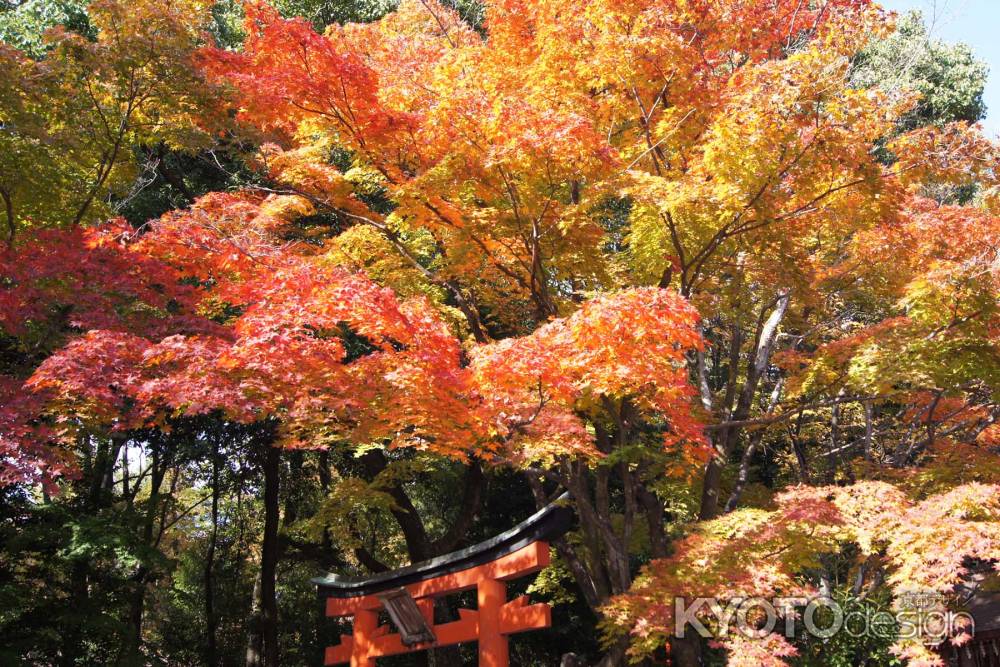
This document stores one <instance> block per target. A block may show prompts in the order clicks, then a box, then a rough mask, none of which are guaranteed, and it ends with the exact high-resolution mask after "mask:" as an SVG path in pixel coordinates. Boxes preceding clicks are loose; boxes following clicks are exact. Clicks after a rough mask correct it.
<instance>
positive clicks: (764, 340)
mask: <svg viewBox="0 0 1000 667" xmlns="http://www.w3.org/2000/svg"><path fill="white" fill-rule="evenodd" d="M790 297H791V294H790V293H789V292H788V291H783V292H781V293H779V294H778V296H777V297H776V298H775V300H774V301H773V302H772V304H773V309H772V310H771V313H770V314H769V315H768V317H767V319H766V320H764V319H763V314H764V312H765V311H766V309H765V310H762V311H761V318H760V319H759V320H758V323H757V336H756V345H755V346H754V348H753V349H754V353H753V355H752V356H751V358H750V362H749V363H748V364H747V375H746V380H745V381H744V383H743V389H742V391H740V396H739V400H738V401H737V404H736V409H735V410H734V411H733V412H732V415H731V419H732V420H733V421H742V420H745V419H746V418H747V417H748V416H749V415H750V411H751V408H752V407H753V398H754V396H755V395H756V393H757V386H758V384H759V383H760V380H761V378H762V377H763V375H764V371H766V370H767V366H768V364H769V363H770V360H771V354H772V352H773V351H774V342H775V340H776V338H777V336H778V326H779V325H780V324H781V321H782V320H783V319H784V317H785V313H787V312H788V305H789V303H790V301H791V298H790ZM733 387H734V384H733V383H730V385H729V390H732V389H733ZM727 393H728V392H727ZM739 433H740V428H739V427H738V426H730V427H729V428H724V429H723V430H722V431H720V432H719V436H718V444H717V445H716V452H715V456H713V457H712V460H711V461H709V462H708V465H707V466H706V467H705V477H704V483H703V485H702V495H701V509H700V511H699V518H700V519H702V520H707V519H713V518H715V517H716V516H718V514H719V487H720V485H721V482H722V468H723V466H724V465H726V463H727V461H728V458H729V455H730V454H731V453H732V448H733V446H734V445H735V443H736V442H737V439H738V437H739Z"/></svg>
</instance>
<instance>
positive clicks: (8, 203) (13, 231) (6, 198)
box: [0, 189, 17, 248]
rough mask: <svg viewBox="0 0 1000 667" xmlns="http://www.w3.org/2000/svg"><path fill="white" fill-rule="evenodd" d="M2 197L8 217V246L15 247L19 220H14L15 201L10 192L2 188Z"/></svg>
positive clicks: (0, 197)
mask: <svg viewBox="0 0 1000 667" xmlns="http://www.w3.org/2000/svg"><path fill="white" fill-rule="evenodd" d="M0 199H3V210H4V215H5V217H6V218H7V247H8V248H13V247H14V237H15V236H16V235H17V222H15V220H14V202H13V200H12V199H11V196H10V193H8V192H7V191H6V190H3V189H0Z"/></svg>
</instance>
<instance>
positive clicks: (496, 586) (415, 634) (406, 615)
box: [313, 499, 572, 667]
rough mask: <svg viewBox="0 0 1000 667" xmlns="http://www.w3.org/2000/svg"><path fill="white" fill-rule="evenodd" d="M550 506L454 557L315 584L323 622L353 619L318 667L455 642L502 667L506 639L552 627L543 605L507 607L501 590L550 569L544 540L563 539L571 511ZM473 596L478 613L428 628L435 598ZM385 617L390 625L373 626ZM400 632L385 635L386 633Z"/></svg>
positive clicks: (466, 612)
mask: <svg viewBox="0 0 1000 667" xmlns="http://www.w3.org/2000/svg"><path fill="white" fill-rule="evenodd" d="M562 500H563V499H560V501H556V503H553V504H551V505H549V506H547V507H545V508H544V509H542V510H540V511H538V512H537V513H535V514H534V515H532V516H531V517H529V518H528V519H527V520H526V521H524V522H523V523H521V524H519V525H518V526H516V527H515V528H513V529H511V530H509V531H507V532H505V533H503V534H501V535H498V536H497V537H495V538H493V539H492V540H488V541H486V542H480V543H479V544H476V545H474V546H471V547H469V548H467V549H463V550H461V551H455V552H453V553H450V554H446V555H444V556H441V557H439V558H434V559H431V560H428V561H424V562H422V563H415V564H413V565H410V566H408V567H404V568H401V569H398V570H393V571H391V572H384V573H381V574H378V575H375V576H372V577H369V578H364V579H362V578H355V577H340V576H337V575H333V574H330V575H327V576H326V577H323V578H319V579H314V580H313V583H315V584H316V586H317V589H318V591H319V595H320V598H321V599H323V600H325V604H326V615H327V616H331V617H343V616H353V617H354V623H353V634H351V635H342V636H341V638H340V643H339V644H337V645H336V646H330V647H328V648H327V649H326V652H325V655H324V664H325V665H341V664H348V663H349V664H350V665H351V667H375V659H376V658H379V657H383V656H389V655H397V654H400V653H410V652H413V651H421V650H426V649H429V648H434V647H438V646H448V645H451V644H459V643H462V642H478V643H479V665H480V666H481V667H507V665H508V663H509V654H508V646H507V638H508V636H509V635H512V634H514V633H516V632H524V631H526V630H534V629H538V628H547V627H549V626H550V625H551V624H552V615H551V609H550V608H549V605H547V604H543V603H538V604H530V603H529V601H528V598H527V596H524V595H522V596H521V597H518V598H516V599H514V600H507V585H506V582H508V581H510V580H512V579H516V578H518V577H523V576H525V575H528V574H532V573H534V572H537V571H539V570H541V569H542V568H543V567H545V566H546V565H548V564H549V545H548V540H550V539H553V538H554V537H557V536H559V535H561V534H562V533H564V532H565V531H566V530H567V529H568V527H569V525H570V522H571V520H572V511H571V510H570V509H569V508H568V507H566V506H565V504H564V503H563V502H561V501H562ZM472 589H476V593H477V600H478V605H477V606H478V608H477V609H474V610H473V609H460V610H459V619H458V620H457V621H452V622H449V623H442V624H440V625H435V624H434V598H436V597H441V596H443V595H449V594H452V593H458V592H460V591H466V590H472ZM383 609H385V610H386V611H387V612H388V613H389V617H390V619H391V621H392V623H391V625H390V624H380V623H379V613H380V612H381V611H382V610H383ZM393 625H394V626H395V627H396V629H397V630H398V631H399V632H392V629H393V628H392V626H393Z"/></svg>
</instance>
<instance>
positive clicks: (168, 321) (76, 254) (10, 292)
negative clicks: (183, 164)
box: [0, 221, 206, 341]
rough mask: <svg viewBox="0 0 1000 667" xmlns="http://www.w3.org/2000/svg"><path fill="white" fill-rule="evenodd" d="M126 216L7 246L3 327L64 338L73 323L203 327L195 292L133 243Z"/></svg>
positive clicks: (160, 330)
mask: <svg viewBox="0 0 1000 667" xmlns="http://www.w3.org/2000/svg"><path fill="white" fill-rule="evenodd" d="M133 236H134V234H133V230H132V229H131V228H130V227H128V226H127V225H126V224H125V223H124V221H113V222H112V223H109V224H108V225H104V226H101V227H91V228H81V227H74V228H71V229H41V230H37V231H34V232H33V233H32V234H31V236H30V238H27V239H25V240H23V241H22V242H21V243H19V244H18V245H17V246H16V247H14V248H6V249H4V250H2V251H0V275H2V276H3V277H4V278H3V281H2V282H0V328H2V329H3V331H4V332H5V333H7V334H8V335H11V336H25V335H27V334H29V332H30V331H34V332H38V334H39V335H44V336H46V337H52V338H53V339H54V340H57V341H58V340H60V334H61V333H64V332H65V331H66V330H78V331H86V330H90V329H107V330H114V331H136V332H143V333H144V334H149V335H152V336H157V335H167V334H169V333H174V332H184V331H199V330H204V328H205V326H206V323H205V322H204V321H202V320H198V319H196V318H193V317H191V314H192V304H193V303H194V300H195V298H196V295H195V292H194V290H193V289H191V288H190V287H188V286H185V285H183V284H182V283H181V282H180V281H179V278H180V276H179V274H178V273H177V272H175V271H174V270H172V269H171V268H170V267H169V266H167V265H166V264H164V263H161V262H158V261H156V260H155V259H154V258H151V257H149V256H147V255H146V254H144V253H142V252H136V251H135V249H134V248H133V247H132V246H131V245H130V244H131V240H132V238H133Z"/></svg>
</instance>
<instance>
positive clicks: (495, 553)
mask: <svg viewBox="0 0 1000 667" xmlns="http://www.w3.org/2000/svg"><path fill="white" fill-rule="evenodd" d="M568 499H569V495H568V494H563V495H562V496H560V497H559V498H557V499H556V500H554V501H553V502H551V503H549V504H548V505H546V506H545V507H543V508H542V509H540V510H538V511H537V512H535V513H534V514H532V515H531V516H530V517H528V518H527V519H525V520H524V521H522V522H521V523H519V524H518V525H516V526H514V527H513V528H511V529H510V530H508V531H506V532H503V533H500V534H499V535H497V536H496V537H494V538H492V539H489V540H486V541H484V542H479V543H478V544H474V545H472V546H471V547H467V548H465V549H461V550H459V551H453V552H451V553H449V554H445V555H443V556H438V557H437V558H431V559H430V560H425V561H421V562H419V563H414V564H412V565H408V566H406V567H402V568H399V569H396V570H390V571H388V572H380V573H378V574H375V575H372V576H370V577H347V576H342V575H338V574H327V575H326V576H325V577H317V578H315V579H313V580H312V583H313V584H315V585H316V587H317V589H318V592H319V595H320V597H323V598H327V597H335V598H349V597H358V596H361V595H372V594H374V593H379V592H381V591H385V590H389V589H391V588H398V587H400V586H405V585H407V584H412V583H415V582H418V581H425V580H427V579H433V578H434V577H439V576H441V575H445V574H451V573H452V572H460V571H462V570H467V569H469V568H471V567H475V566H476V565H482V564H484V563H489V562H491V561H494V560H496V559H498V558H500V557H502V556H506V555H507V554H510V553H514V552H515V551H517V550H518V549H521V548H522V547H526V546H528V545H529V544H531V543H532V542H537V541H539V540H551V539H554V538H556V537H559V536H560V535H562V534H563V533H565V532H566V531H567V530H569V527H570V525H571V523H572V521H573V510H572V509H570V507H569V506H568V503H567V502H566V501H567V500H568Z"/></svg>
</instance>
